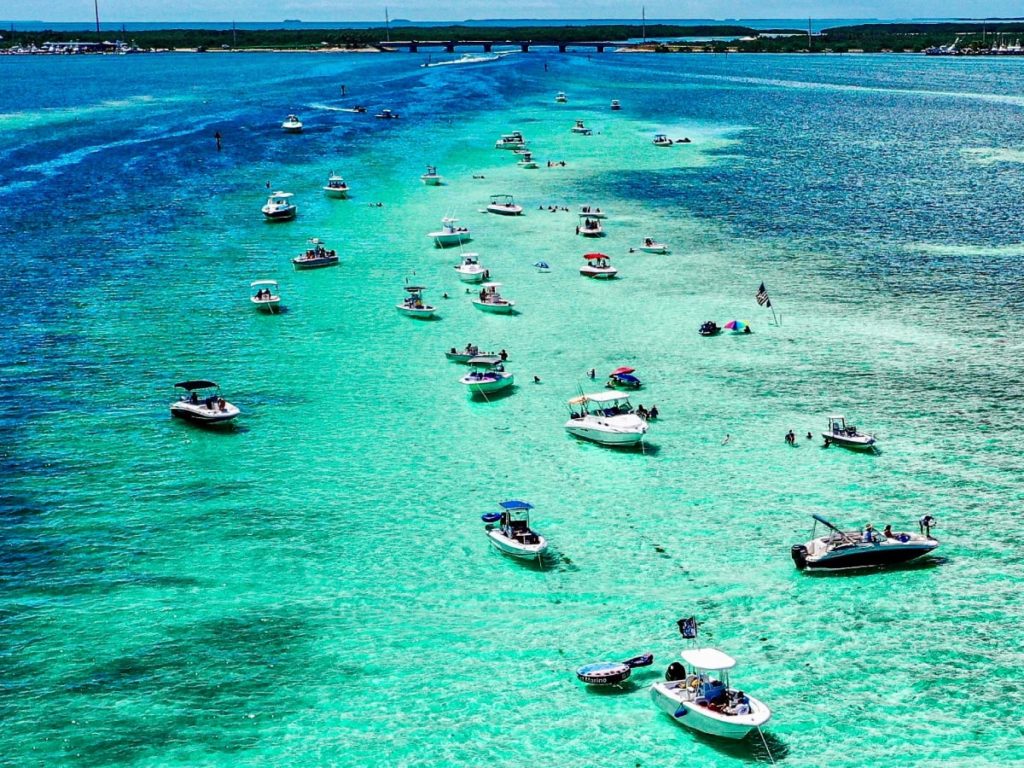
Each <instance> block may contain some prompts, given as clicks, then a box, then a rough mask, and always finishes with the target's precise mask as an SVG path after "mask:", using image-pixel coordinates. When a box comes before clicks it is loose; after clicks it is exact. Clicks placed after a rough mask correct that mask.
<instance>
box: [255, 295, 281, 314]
mask: <svg viewBox="0 0 1024 768" xmlns="http://www.w3.org/2000/svg"><path fill="white" fill-rule="evenodd" d="M249 301H251V302H252V305H253V306H254V307H256V309H257V310H259V311H260V312H266V313H267V314H268V315H273V314H276V313H278V312H280V311H281V297H280V296H275V297H274V298H272V299H257V298H256V297H255V296H252V297H250V299H249Z"/></svg>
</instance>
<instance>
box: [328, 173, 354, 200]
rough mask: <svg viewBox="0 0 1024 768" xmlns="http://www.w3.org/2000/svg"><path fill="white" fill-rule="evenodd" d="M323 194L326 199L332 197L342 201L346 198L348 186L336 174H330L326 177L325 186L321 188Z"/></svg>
mask: <svg viewBox="0 0 1024 768" xmlns="http://www.w3.org/2000/svg"><path fill="white" fill-rule="evenodd" d="M323 190H324V194H325V195H327V197H333V198H335V199H337V200H344V199H345V198H347V197H348V184H346V183H345V180H344V179H343V178H341V176H339V175H338V174H336V173H334V172H333V171H332V172H331V175H330V176H328V177H327V184H326V185H325V186H324V187H323Z"/></svg>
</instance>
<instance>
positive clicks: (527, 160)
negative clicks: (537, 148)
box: [516, 151, 537, 170]
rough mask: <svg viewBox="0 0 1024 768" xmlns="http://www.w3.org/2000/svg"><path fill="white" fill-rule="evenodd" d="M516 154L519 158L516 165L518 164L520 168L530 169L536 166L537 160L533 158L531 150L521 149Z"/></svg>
mask: <svg viewBox="0 0 1024 768" xmlns="http://www.w3.org/2000/svg"><path fill="white" fill-rule="evenodd" d="M518 154H519V160H518V161H517V162H516V165H518V166H519V167H520V168H525V169H527V170H530V169H533V168H536V167H537V161H536V160H534V159H533V152H530V151H522V152H519V153H518Z"/></svg>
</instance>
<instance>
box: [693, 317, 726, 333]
mask: <svg viewBox="0 0 1024 768" xmlns="http://www.w3.org/2000/svg"><path fill="white" fill-rule="evenodd" d="M721 332H722V329H721V328H719V327H718V323H716V322H715V321H714V320H707V321H705V322H704V323H702V324H701V326H700V328H698V329H697V333H699V334H700V335H701V336H717V335H718V334H720V333H721Z"/></svg>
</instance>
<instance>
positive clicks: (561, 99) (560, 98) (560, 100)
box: [555, 91, 569, 104]
mask: <svg viewBox="0 0 1024 768" xmlns="http://www.w3.org/2000/svg"><path fill="white" fill-rule="evenodd" d="M568 100H569V97H568V96H566V95H565V91H559V92H558V93H556V94H555V103H556V104H565V103H566V102H567V101H568Z"/></svg>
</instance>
